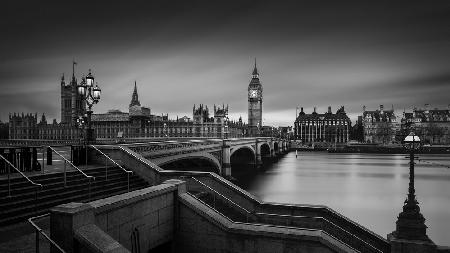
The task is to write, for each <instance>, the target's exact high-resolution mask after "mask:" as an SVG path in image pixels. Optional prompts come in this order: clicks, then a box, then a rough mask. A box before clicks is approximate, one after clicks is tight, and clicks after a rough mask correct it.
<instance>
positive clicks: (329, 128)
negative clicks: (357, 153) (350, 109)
mask: <svg viewBox="0 0 450 253" xmlns="http://www.w3.org/2000/svg"><path fill="white" fill-rule="evenodd" d="M350 130H351V121H350V119H349V117H348V116H347V114H346V113H345V110H344V107H343V106H342V107H341V108H339V109H338V110H337V111H336V114H333V113H332V112H331V106H329V107H328V111H327V112H326V113H322V114H319V113H317V112H316V108H315V107H314V111H313V112H312V113H311V114H306V113H305V112H304V111H303V107H302V108H301V111H300V113H299V114H298V116H297V118H296V120H295V122H294V136H295V139H296V140H298V141H301V143H302V144H306V145H312V144H319V143H320V144H323V145H330V144H334V143H335V144H338V143H339V144H342V143H346V142H348V140H349V135H350Z"/></svg>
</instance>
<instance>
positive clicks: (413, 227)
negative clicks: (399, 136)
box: [394, 131, 430, 241]
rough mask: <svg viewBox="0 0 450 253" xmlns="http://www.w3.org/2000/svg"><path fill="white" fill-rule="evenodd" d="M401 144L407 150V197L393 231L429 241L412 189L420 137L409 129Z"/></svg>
mask: <svg viewBox="0 0 450 253" xmlns="http://www.w3.org/2000/svg"><path fill="white" fill-rule="evenodd" d="M403 145H404V147H405V148H406V150H408V151H409V187H408V197H407V198H406V200H405V202H404V205H403V211H402V212H401V213H400V214H399V215H398V219H397V222H396V231H395V232H394V233H395V235H396V237H397V238H399V239H407V240H421V241H430V239H429V238H428V236H427V235H426V229H427V226H426V225H425V218H424V217H423V215H422V214H421V213H420V208H419V203H418V202H417V200H416V195H415V189H414V151H416V150H418V149H419V148H420V138H419V136H417V135H415V134H414V132H413V131H411V133H410V134H409V135H408V136H406V138H405V140H404V141H403Z"/></svg>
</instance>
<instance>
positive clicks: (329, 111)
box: [328, 106, 331, 114]
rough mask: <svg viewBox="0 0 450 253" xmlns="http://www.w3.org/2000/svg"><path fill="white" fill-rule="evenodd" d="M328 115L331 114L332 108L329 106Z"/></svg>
mask: <svg viewBox="0 0 450 253" xmlns="http://www.w3.org/2000/svg"><path fill="white" fill-rule="evenodd" d="M328 113H330V114H331V106H328Z"/></svg>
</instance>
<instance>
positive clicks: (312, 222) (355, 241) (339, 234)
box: [255, 213, 389, 253]
mask: <svg viewBox="0 0 450 253" xmlns="http://www.w3.org/2000/svg"><path fill="white" fill-rule="evenodd" d="M255 216H256V217H257V218H258V220H260V219H262V220H260V222H262V223H269V224H273V225H277V226H280V225H281V226H285V227H298V228H307V229H316V230H322V231H324V232H326V233H327V234H328V235H330V236H331V237H333V238H335V239H336V240H339V241H341V242H342V243H344V244H346V245H347V246H349V247H351V248H353V249H358V250H360V251H361V252H375V253H382V252H389V251H388V250H389V249H388V248H386V247H380V246H379V248H377V247H376V246H374V245H372V244H370V243H369V242H367V241H365V240H364V239H363V238H361V237H360V236H359V235H358V234H356V233H354V232H353V233H351V232H349V231H348V230H346V229H344V228H342V227H340V226H339V225H337V224H335V223H333V222H331V221H329V220H328V219H326V218H324V217H313V216H297V215H290V214H272V213H255ZM300 224H303V225H300Z"/></svg>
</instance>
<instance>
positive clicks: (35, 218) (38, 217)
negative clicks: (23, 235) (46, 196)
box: [28, 213, 66, 253]
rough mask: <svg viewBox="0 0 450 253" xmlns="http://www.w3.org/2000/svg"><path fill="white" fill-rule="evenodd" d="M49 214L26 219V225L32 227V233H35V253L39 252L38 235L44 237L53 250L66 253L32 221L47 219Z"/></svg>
mask: <svg viewBox="0 0 450 253" xmlns="http://www.w3.org/2000/svg"><path fill="white" fill-rule="evenodd" d="M49 215H50V214H49V213H46V214H43V215H39V216H36V217H31V218H29V219H28V223H30V224H31V226H33V228H34V232H35V238H36V244H35V245H36V248H35V252H36V253H39V251H40V240H39V234H42V236H44V238H45V239H46V240H47V241H48V242H49V243H50V247H54V248H55V249H57V250H58V251H59V252H62V253H66V252H65V251H64V250H63V249H62V248H61V247H60V246H59V245H58V244H57V243H56V242H55V241H53V240H52V239H51V238H50V236H48V235H47V234H46V233H45V232H44V230H43V229H42V228H40V227H39V226H38V225H37V224H36V223H35V222H34V221H35V220H38V219H42V218H45V217H48V216H49Z"/></svg>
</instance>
